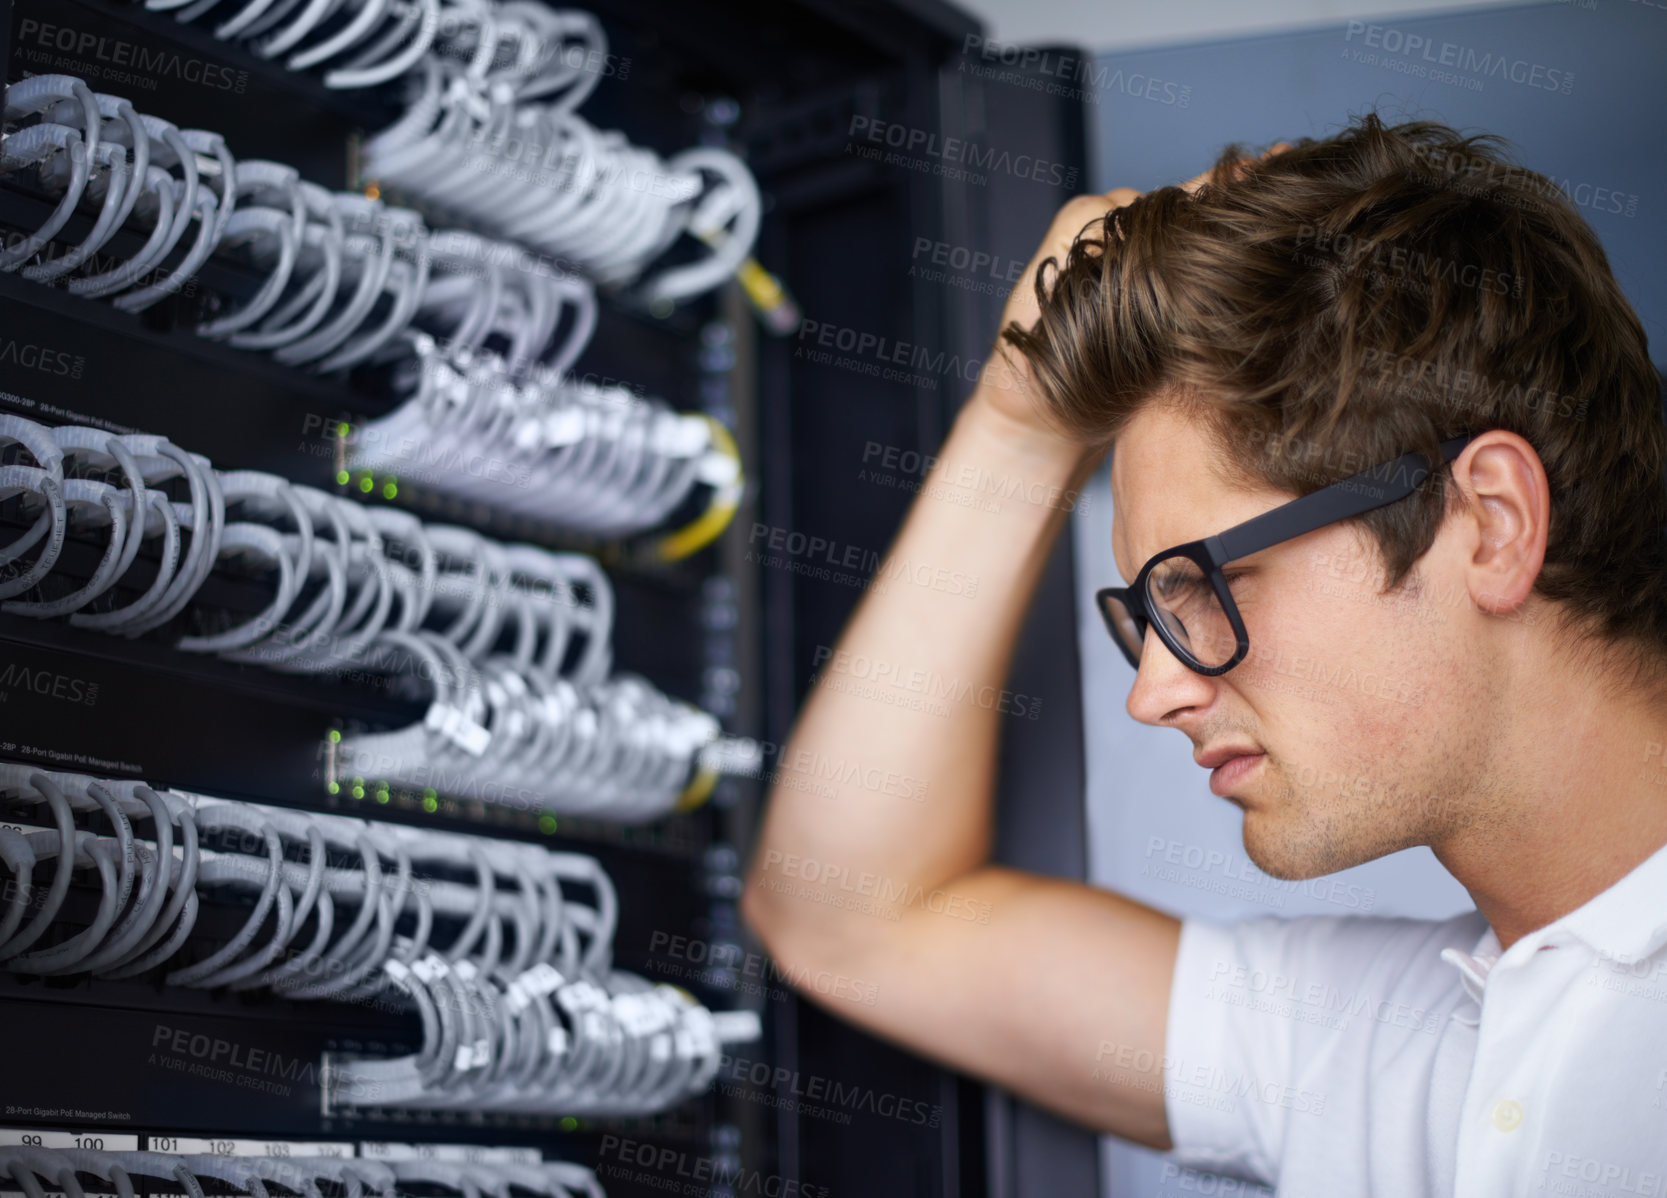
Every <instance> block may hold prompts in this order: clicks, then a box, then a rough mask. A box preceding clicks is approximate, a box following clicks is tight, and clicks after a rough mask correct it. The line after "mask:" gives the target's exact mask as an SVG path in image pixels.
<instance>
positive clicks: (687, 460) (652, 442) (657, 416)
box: [347, 337, 740, 537]
mask: <svg viewBox="0 0 1667 1198" xmlns="http://www.w3.org/2000/svg"><path fill="white" fill-rule="evenodd" d="M414 343H415V344H416V346H417V353H416V356H415V358H414V359H412V360H411V361H410V362H409V363H408V364H407V365H406V366H405V367H404V369H403V370H402V372H401V375H400V378H399V382H398V386H399V387H400V389H401V390H402V391H403V392H404V393H405V394H406V395H407V398H406V401H405V402H404V403H403V404H402V405H401V406H400V407H399V408H398V409H396V410H395V411H393V412H392V413H390V414H388V415H387V416H384V417H380V418H378V419H376V420H372V421H369V422H368V423H366V424H364V425H363V426H360V427H357V428H355V429H354V431H353V433H352V435H351V437H350V438H349V440H348V446H347V466H348V468H349V469H350V470H359V469H364V470H369V471H371V472H373V473H376V474H395V475H397V476H398V477H399V479H400V482H401V483H402V484H403V483H406V482H419V483H421V484H422V485H423V486H424V487H425V488H427V489H428V490H431V491H435V492H439V493H442V494H446V495H451V496H454V497H457V498H462V499H467V500H471V501H474V502H478V503H483V504H486V505H488V506H490V507H491V508H493V509H494V510H496V511H500V512H506V513H509V514H512V515H517V516H527V517H531V518H535V519H545V520H551V519H554V520H555V521H556V522H559V523H560V524H561V525H563V526H564V527H567V528H571V529H576V530H579V531H581V532H584V533H588V534H590V535H593V536H599V537H621V536H627V535H630V534H632V533H636V532H640V531H642V530H644V529H648V528H653V527H656V526H658V525H660V524H661V523H663V522H664V521H665V520H666V519H667V517H669V516H670V515H671V513H672V512H673V511H675V510H676V509H677V508H678V506H679V505H680V504H681V503H682V502H683V501H684V499H686V498H687V497H688V496H689V494H690V493H691V492H692V491H693V490H694V489H695V487H696V486H697V485H699V484H701V483H706V484H708V485H711V486H714V487H722V486H725V485H726V484H734V483H736V482H737V480H738V479H739V477H740V463H739V461H738V460H737V459H736V458H735V456H734V455H733V454H732V453H731V452H729V451H728V446H727V445H726V444H724V443H723V442H716V441H715V440H714V437H715V432H714V428H713V422H712V421H711V419H710V418H708V417H706V416H701V415H679V414H678V413H676V412H674V411H672V410H671V409H670V408H669V407H668V406H667V405H666V404H665V403H664V402H662V401H660V400H657V399H652V398H645V397H642V396H639V395H636V394H634V393H633V392H631V391H630V390H628V389H627V388H625V387H621V386H602V385H598V384H595V383H590V382H582V381H577V380H573V379H571V378H568V377H565V376H563V375H562V374H560V373H559V372H557V371H555V370H552V369H547V368H539V369H534V370H530V371H523V372H516V371H515V370H514V369H513V368H512V367H511V364H510V363H508V362H506V361H505V360H504V359H502V358H501V357H499V356H497V355H495V354H478V355H477V354H471V353H469V352H467V351H457V350H453V351H450V352H448V351H447V350H444V349H442V348H441V347H440V346H439V345H438V344H437V343H436V342H434V341H433V340H432V339H430V338H421V337H419V338H415V339H414Z"/></svg>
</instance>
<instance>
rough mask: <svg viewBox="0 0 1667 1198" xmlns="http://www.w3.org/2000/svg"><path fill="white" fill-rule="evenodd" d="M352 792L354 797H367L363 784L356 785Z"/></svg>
mask: <svg viewBox="0 0 1667 1198" xmlns="http://www.w3.org/2000/svg"><path fill="white" fill-rule="evenodd" d="M350 793H351V794H352V795H353V797H354V798H356V799H362V798H364V797H365V788H364V787H363V786H355V787H354V788H353V789H352V791H351V792H350Z"/></svg>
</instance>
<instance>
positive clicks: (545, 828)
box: [538, 815, 556, 836]
mask: <svg viewBox="0 0 1667 1198" xmlns="http://www.w3.org/2000/svg"><path fill="white" fill-rule="evenodd" d="M538 830H539V831H540V832H543V833H544V834H545V835H546V836H548V835H549V834H550V833H551V832H554V831H555V830H556V817H555V816H553V815H541V816H539V817H538Z"/></svg>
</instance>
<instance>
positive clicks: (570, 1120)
mask: <svg viewBox="0 0 1667 1198" xmlns="http://www.w3.org/2000/svg"><path fill="white" fill-rule="evenodd" d="M561 1129H562V1130H563V1131H577V1130H578V1129H579V1121H578V1120H577V1119H575V1118H574V1117H573V1116H572V1115H565V1116H563V1117H562V1121H561Z"/></svg>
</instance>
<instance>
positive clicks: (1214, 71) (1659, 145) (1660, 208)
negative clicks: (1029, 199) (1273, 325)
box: [1083, 0, 1667, 367]
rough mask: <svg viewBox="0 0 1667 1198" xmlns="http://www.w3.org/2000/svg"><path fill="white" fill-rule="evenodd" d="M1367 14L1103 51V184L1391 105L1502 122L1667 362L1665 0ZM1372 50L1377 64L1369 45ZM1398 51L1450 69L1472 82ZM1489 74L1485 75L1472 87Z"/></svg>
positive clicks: (1099, 98) (1404, 112) (1195, 162)
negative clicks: (1573, 216)
mask: <svg viewBox="0 0 1667 1198" xmlns="http://www.w3.org/2000/svg"><path fill="white" fill-rule="evenodd" d="M1587 4H1593V5H1595V7H1586V6H1585V5H1587ZM1371 24H1372V25H1373V26H1376V31H1375V32H1373V31H1372V30H1371V29H1360V28H1358V27H1354V26H1351V25H1350V24H1339V25H1336V26H1331V27H1328V28H1323V29H1318V30H1309V31H1306V32H1303V33H1296V34H1278V35H1272V36H1265V37H1255V38H1245V39H1241V40H1235V41H1220V42H1203V43H1198V44H1193V45H1186V46H1176V47H1171V48H1166V49H1157V50H1141V51H1135V52H1129V53H1120V54H1108V55H1103V56H1101V57H1100V59H1099V61H1098V63H1097V64H1096V66H1097V73H1096V75H1095V77H1094V79H1091V80H1088V79H1085V80H1084V81H1083V85H1084V86H1085V87H1086V88H1088V89H1089V90H1090V91H1091V92H1092V96H1093V99H1094V101H1095V104H1094V108H1095V120H1096V121H1097V124H1098V127H1097V129H1096V130H1095V134H1094V138H1093V151H1094V153H1095V154H1097V158H1096V160H1095V161H1094V163H1093V165H1092V175H1093V177H1094V180H1095V182H1093V183H1092V184H1091V187H1092V188H1093V189H1094V190H1096V191H1109V190H1111V189H1112V188H1113V187H1133V188H1135V189H1137V190H1139V191H1149V190H1151V189H1152V188H1154V187H1160V186H1163V185H1164V184H1167V183H1178V182H1181V181H1183V180H1186V179H1189V178H1191V177H1192V176H1194V175H1196V174H1198V173H1199V172H1200V171H1202V170H1203V169H1204V168H1205V167H1206V166H1208V165H1209V163H1210V162H1211V161H1212V160H1213V159H1214V157H1215V155H1216V153H1218V152H1219V151H1220V150H1221V148H1222V147H1223V146H1224V145H1226V144H1227V143H1228V142H1230V141H1240V142H1243V143H1245V144H1247V145H1250V146H1257V147H1261V146H1266V145H1268V144H1271V143H1272V142H1275V141H1278V140H1280V139H1281V138H1286V139H1289V138H1293V137H1302V136H1308V137H1324V136H1327V135H1329V134H1331V133H1334V132H1336V131H1337V130H1338V129H1339V128H1341V127H1342V126H1343V125H1345V124H1346V123H1347V122H1348V119H1349V117H1350V116H1351V115H1355V114H1359V113H1362V112H1365V111H1366V110H1367V109H1370V108H1374V107H1375V108H1376V109H1377V111H1378V113H1379V115H1380V116H1382V117H1383V118H1384V119H1385V120H1411V119H1433V120H1439V121H1442V122H1444V123H1445V124H1448V125H1452V126H1454V127H1455V128H1457V129H1459V130H1460V131H1461V132H1463V133H1467V134H1468V133H1478V132H1487V133H1497V134H1500V135H1502V136H1504V137H1506V138H1508V139H1509V140H1510V141H1511V143H1512V145H1513V147H1514V149H1515V158H1516V160H1517V161H1518V162H1520V163H1522V164H1523V165H1525V166H1527V167H1529V168H1530V169H1533V170H1536V171H1539V172H1540V173H1541V174H1544V175H1547V176H1549V177H1550V178H1552V179H1554V180H1556V181H1557V182H1558V183H1560V184H1561V183H1565V181H1566V189H1567V190H1569V191H1570V192H1571V194H1572V195H1573V197H1574V198H1575V199H1576V201H1577V203H1580V205H1581V206H1580V212H1581V214H1582V215H1583V216H1585V217H1586V219H1587V221H1588V222H1589V223H1590V224H1591V226H1592V228H1593V229H1594V230H1595V231H1596V232H1597V234H1598V236H1599V237H1600V238H1602V239H1603V244H1604V247H1605V249H1606V250H1607V251H1608V253H1609V259H1610V263H1611V265H1612V266H1613V267H1614V270H1615V276H1616V278H1617V279H1619V280H1620V283H1621V286H1622V288H1623V289H1624V290H1625V291H1626V294H1627V297H1628V298H1629V299H1630V300H1631V301H1632V304H1633V307H1634V308H1636V309H1637V311H1638V315H1639V317H1640V318H1641V319H1642V320H1643V322H1644V329H1645V332H1646V333H1648V334H1649V339H1650V351H1651V357H1652V358H1653V359H1654V361H1655V362H1656V364H1657V365H1658V366H1664V367H1667V0H1649V2H1646V0H1578V2H1577V3H1572V4H1565V3H1550V4H1534V5H1526V6H1522V7H1512V8H1495V9H1487V10H1484V11H1480V12H1466V13H1461V14H1455V15H1448V16H1408V17H1388V18H1382V19H1379V20H1377V21H1374V22H1372V23H1371ZM1397 34H1398V35H1399V38H1400V41H1399V42H1398V41H1397V40H1396V38H1395V36H1394V35H1397ZM1411 38H1422V39H1424V43H1423V45H1422V46H1420V48H1419V49H1418V50H1416V51H1414V52H1413V53H1410V54H1409V53H1407V52H1406V50H1405V49H1402V50H1401V52H1400V53H1396V54H1390V53H1388V52H1386V50H1385V49H1384V48H1383V43H1385V42H1388V43H1390V44H1396V45H1400V44H1402V43H1404V42H1405V41H1406V40H1408V39H1411ZM1369 43H1376V44H1369ZM1443 43H1451V45H1452V46H1453V49H1452V50H1450V51H1448V52H1447V55H1446V56H1447V57H1448V58H1449V60H1450V61H1453V62H1459V61H1461V60H1463V59H1464V58H1467V57H1468V58H1469V59H1470V60H1471V61H1472V62H1475V63H1484V62H1491V63H1492V64H1498V63H1500V62H1502V61H1504V62H1509V63H1512V64H1516V63H1520V64H1522V65H1521V67H1520V68H1518V69H1519V70H1520V72H1521V73H1523V74H1524V75H1525V76H1526V77H1529V78H1536V77H1535V76H1534V75H1533V74H1532V73H1533V70H1534V68H1536V67H1537V68H1539V72H1538V76H1537V82H1527V81H1525V82H1522V83H1515V82H1512V81H1510V80H1509V79H1508V78H1505V77H1504V76H1503V75H1500V74H1497V73H1492V72H1490V73H1488V74H1485V75H1484V74H1482V73H1480V72H1479V71H1477V70H1474V69H1473V70H1470V71H1464V70H1462V69H1461V68H1459V67H1453V68H1441V67H1440V65H1439V60H1440V58H1441V57H1442V56H1443V54H1442V49H1441V48H1442V46H1443ZM1425 47H1427V48H1425ZM1370 55H1375V56H1376V58H1377V64H1376V65H1373V64H1370V63H1368V62H1365V61H1362V59H1363V58H1365V57H1366V56H1370ZM1490 55H1491V60H1490V59H1489V58H1488V57H1487V56H1490ZM1386 62H1392V63H1394V64H1397V65H1398V66H1401V67H1406V66H1413V67H1416V68H1419V69H1423V70H1426V71H1429V70H1440V69H1450V70H1452V71H1453V72H1454V73H1455V74H1457V75H1459V76H1461V77H1462V78H1463V79H1464V80H1467V81H1469V83H1470V86H1465V85H1463V84H1462V83H1453V82H1438V81H1434V80H1432V79H1430V78H1419V77H1416V76H1414V75H1411V74H1408V73H1405V72H1404V71H1403V70H1400V69H1390V67H1389V66H1387V65H1385V64H1386ZM1495 69H1497V66H1496V65H1495ZM1117 72H1122V74H1121V76H1119V75H1118V74H1117ZM1141 76H1143V77H1144V78H1138V77H1141ZM1476 83H1480V84H1481V90H1479V91H1476V90H1471V87H1473V86H1474V85H1475V84H1476ZM1154 84H1155V85H1154ZM1171 84H1173V85H1174V86H1169V85H1171ZM1548 85H1550V86H1549V87H1548ZM1565 89H1566V92H1567V94H1565ZM1148 96H1150V97H1151V98H1150V99H1148V98H1146V97H1148ZM1183 102H1184V104H1185V106H1184V107H1183V106H1182V104H1183ZM1599 189H1602V190H1601V191H1600V190H1599ZM1616 197H1619V199H1618V200H1617V199H1616ZM1612 207H1619V208H1621V209H1622V211H1621V212H1614V211H1610V210H1609V209H1610V208H1612ZM1629 209H1630V212H1631V215H1627V211H1628V210H1629Z"/></svg>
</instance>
